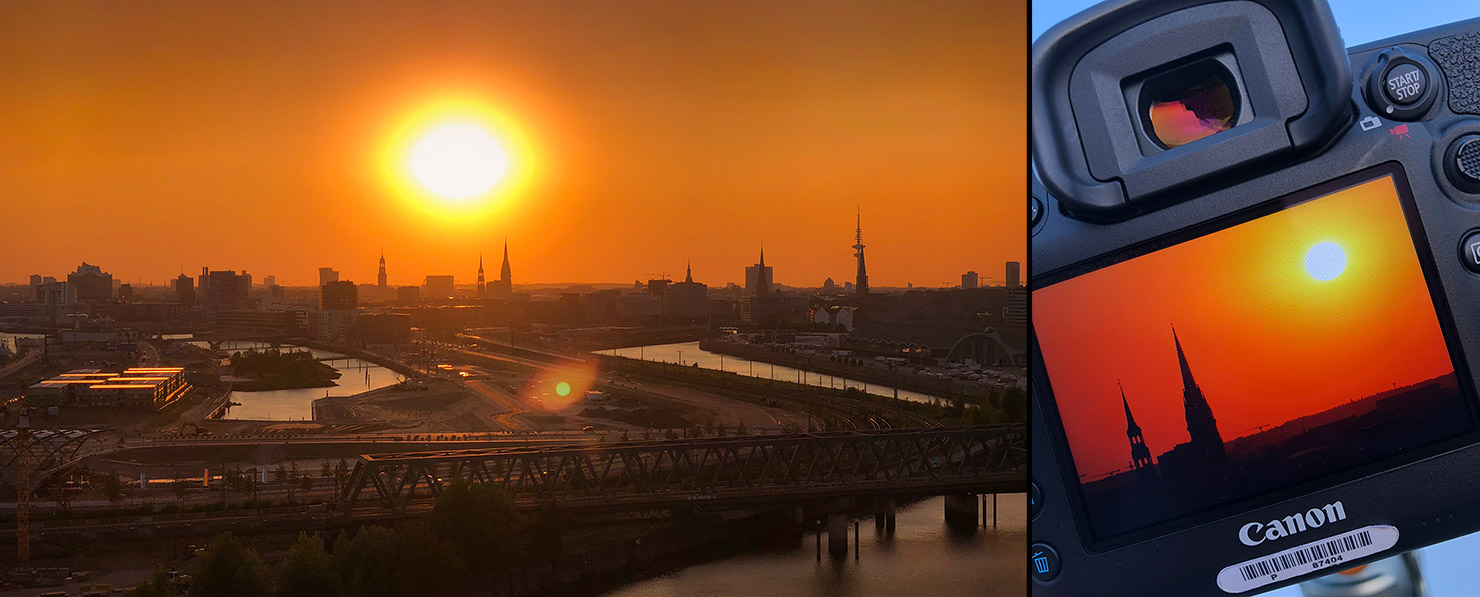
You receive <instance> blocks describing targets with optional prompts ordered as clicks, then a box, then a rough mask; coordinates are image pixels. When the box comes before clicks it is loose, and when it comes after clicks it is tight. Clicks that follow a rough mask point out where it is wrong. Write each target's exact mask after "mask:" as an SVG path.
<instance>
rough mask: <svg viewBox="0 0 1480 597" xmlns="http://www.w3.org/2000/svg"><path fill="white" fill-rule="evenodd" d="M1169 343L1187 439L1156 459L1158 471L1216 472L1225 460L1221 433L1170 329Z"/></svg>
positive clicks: (1184, 474) (1197, 474)
mask: <svg viewBox="0 0 1480 597" xmlns="http://www.w3.org/2000/svg"><path fill="white" fill-rule="evenodd" d="M1172 343H1173V344H1175V345H1176V347H1177V366H1178V367H1179V368H1180V369H1181V370H1182V410H1183V414H1184V415H1185V416H1186V419H1187V437H1188V440H1187V443H1184V444H1178V445H1177V446H1176V447H1174V448H1172V449H1171V450H1170V451H1168V452H1167V453H1165V454H1162V455H1161V456H1160V457H1159V458H1158V459H1157V464H1158V465H1159V466H1160V469H1161V473H1162V475H1164V476H1166V477H1168V478H1193V477H1202V476H1207V475H1210V474H1216V472H1217V471H1219V470H1221V469H1222V468H1223V466H1224V465H1226V464H1228V453H1227V452H1226V451H1225V448H1224V447H1223V436H1222V435H1221V434H1219V433H1218V420H1217V419H1216V418H1214V417H1213V409H1212V408H1211V407H1209V406H1208V401H1207V398H1206V397H1205V396H1203V392H1202V388H1201V387H1200V386H1198V385H1197V380H1196V379H1193V377H1192V367H1191V366H1190V365H1188V364H1187V354H1186V353H1185V352H1183V350H1182V340H1181V339H1179V338H1178V337H1177V330H1176V329H1175V328H1173V329H1172Z"/></svg>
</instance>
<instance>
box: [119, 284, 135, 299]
mask: <svg viewBox="0 0 1480 597" xmlns="http://www.w3.org/2000/svg"><path fill="white" fill-rule="evenodd" d="M118 300H120V301H125V302H127V301H131V300H134V285H133V284H119V285H118Z"/></svg>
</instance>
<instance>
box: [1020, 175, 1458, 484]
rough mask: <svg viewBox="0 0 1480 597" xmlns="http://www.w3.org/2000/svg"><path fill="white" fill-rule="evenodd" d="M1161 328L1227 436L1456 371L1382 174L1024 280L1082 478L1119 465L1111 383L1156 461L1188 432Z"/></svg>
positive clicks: (1119, 414) (1123, 445)
mask: <svg viewBox="0 0 1480 597" xmlns="http://www.w3.org/2000/svg"><path fill="white" fill-rule="evenodd" d="M1322 242H1331V243H1335V244H1336V245H1337V246H1339V247H1341V248H1342V250H1343V251H1344V252H1345V254H1346V269H1345V270H1344V271H1343V272H1342V273H1341V274H1340V275H1338V276H1337V277H1335V278H1334V279H1331V280H1329V281H1325V282H1321V281H1318V280H1316V279H1315V278H1314V277H1312V276H1311V275H1310V274H1309V273H1308V272H1307V270H1306V266H1305V256H1306V253H1307V251H1309V249H1310V248H1311V247H1313V246H1315V245H1316V244H1318V243H1322ZM1173 325H1175V326H1176V330H1177V336H1178V337H1179V338H1181V341H1182V347H1183V349H1184V351H1185V352H1186V354H1187V360H1188V363H1189V365H1190V366H1191V368H1192V373H1193V375H1194V376H1195V378H1196V380H1197V383H1198V385H1199V386H1201V387H1202V390H1203V394H1204V395H1205V396H1206V398H1207V400H1208V404H1209V405H1210V406H1211V407H1212V410H1213V415H1214V416H1215V417H1216V418H1217V420H1218V429H1219V431H1220V433H1221V434H1222V436H1223V439H1224V441H1228V440H1231V439H1234V438H1237V437H1241V436H1245V435H1249V434H1251V433H1253V432H1255V431H1256V429H1257V428H1258V427H1259V426H1262V425H1271V426H1272V425H1278V424H1280V423H1283V422H1285V421H1289V420H1291V419H1294V418H1297V417H1301V416H1305V415H1309V414H1314V413H1317V412H1321V411H1324V410H1327V409H1330V408H1332V407H1334V406H1336V405H1339V404H1342V403H1345V402H1348V401H1351V400H1353V399H1358V398H1362V397H1365V396H1369V395H1371V394H1374V393H1378V392H1381V391H1384V390H1389V389H1392V388H1393V387H1394V384H1397V385H1407V384H1410V383H1413V382H1417V381H1421V380H1425V379H1430V378H1433V377H1436V376H1439V375H1444V374H1447V373H1451V372H1452V371H1453V366H1452V364H1451V361H1450V358H1449V355H1448V353H1447V352H1446V350H1445V345H1444V341H1443V337H1442V334H1441V331H1440V328H1439V323H1438V319H1437V317H1436V316H1435V314H1434V309H1433V304H1432V302H1431V300H1430V298H1429V294H1428V290H1427V286H1425V284H1424V279H1423V274H1422V272H1421V271H1420V269H1419V263H1418V257H1417V255H1416V253H1415V251H1414V248H1413V243H1412V241H1411V240H1410V237H1409V232H1408V229H1407V225H1406V224H1405V222H1404V218H1403V213H1402V208H1401V206H1400V204H1399V202H1398V199H1397V195H1396V191H1395V189H1394V186H1393V183H1392V181H1391V179H1389V178H1383V179H1380V180H1376V181H1372V182H1368V183H1365V184H1362V185H1360V186H1357V187H1353V188H1350V189H1347V190H1344V191H1341V192H1339V193H1337V194H1336V195H1334V196H1328V197H1326V198H1321V199H1316V200H1314V201H1311V202H1307V203H1303V204H1301V205H1298V206H1296V207H1292V208H1289V209H1287V210H1284V211H1281V212H1278V213H1276V214H1274V215H1271V216H1267V217H1264V218H1261V219H1257V220H1254V221H1251V222H1248V223H1245V224H1243V225H1240V226H1235V227H1233V228H1230V229H1227V230H1223V231H1221V232H1217V233H1214V234H1211V235H1209V236H1204V237H1201V238H1197V239H1194V240H1191V241H1188V242H1185V243H1182V244H1179V245H1176V246H1173V247H1169V248H1167V249H1163V250H1161V251H1158V252H1155V253H1151V254H1148V255H1144V256H1141V257H1139V258H1136V259H1133V260H1131V261H1127V262H1123V263H1120V264H1117V265H1114V266H1111V267H1109V268H1106V269H1102V270H1099V271H1095V272H1092V273H1090V274H1086V275H1083V276H1080V277H1077V278H1073V279H1070V280H1067V281H1065V282H1061V283H1059V284H1055V285H1052V286H1048V287H1045V288H1043V289H1041V290H1038V291H1035V292H1034V293H1033V327H1034V330H1035V332H1036V333H1037V335H1038V340H1039V343H1040V346H1041V348H1042V351H1043V362H1044V365H1045V367H1046V368H1047V370H1048V375H1049V380H1050V383H1051V384H1052V385H1053V391H1054V397H1055V400H1056V401H1057V404H1058V408H1059V412H1060V414H1061V416H1062V418H1063V422H1064V428H1065V431H1066V434H1067V435H1068V438H1069V443H1070V451H1071V452H1072V453H1073V455H1074V463H1075V466H1076V468H1077V469H1078V472H1079V474H1080V475H1082V476H1088V477H1096V476H1100V475H1103V474H1105V473H1108V472H1111V471H1113V470H1116V469H1121V468H1126V467H1128V466H1129V461H1130V445H1129V443H1128V442H1127V440H1126V435H1125V429H1126V423H1125V414H1124V409H1123V408H1122V407H1121V402H1120V393H1119V390H1118V389H1117V387H1116V382H1117V381H1119V382H1120V383H1121V384H1123V385H1124V387H1125V395H1126V398H1127V399H1128V400H1129V402H1130V405H1131V411H1132V413H1133V414H1134V415H1135V418H1136V423H1138V424H1139V425H1140V426H1141V429H1142V433H1143V435H1144V437H1145V440H1146V446H1147V447H1148V448H1150V450H1151V454H1152V457H1153V458H1154V457H1157V456H1160V455H1161V454H1162V453H1163V452H1166V451H1167V450H1170V449H1171V448H1172V447H1173V446H1175V445H1176V444H1179V443H1182V442H1185V441H1187V439H1188V437H1187V425H1186V419H1185V418H1184V411H1183V408H1182V380H1181V374H1180V372H1179V370H1178V366H1177V356H1176V348H1175V347H1174V345H1173V344H1172V326H1173Z"/></svg>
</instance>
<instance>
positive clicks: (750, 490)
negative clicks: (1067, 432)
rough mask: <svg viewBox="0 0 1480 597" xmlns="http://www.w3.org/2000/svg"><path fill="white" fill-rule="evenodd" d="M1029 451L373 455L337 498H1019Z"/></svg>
mask: <svg viewBox="0 0 1480 597" xmlns="http://www.w3.org/2000/svg"><path fill="white" fill-rule="evenodd" d="M1027 454H1028V448H1027V430H1026V427H1025V426H1023V425H994V426H978V427H941V428H934V429H893V430H880V431H847V432H836V433H811V434H802V435H785V436H748V437H730V438H711V439H695V440H670V441H652V442H624V443H615V444H606V445H581V446H563V447H556V448H550V447H531V448H522V447H521V448H494V449H479V450H454V451H441V452H410V453H396V454H375V455H366V456H362V457H361V459H360V462H359V463H357V464H356V465H355V468H354V471H353V472H352V473H351V476H350V479H349V481H348V483H346V484H345V487H344V489H343V491H342V493H341V495H340V499H341V501H342V502H344V503H346V504H348V505H349V506H351V507H354V506H369V505H371V504H377V503H378V504H380V505H382V506H384V507H385V508H387V509H390V510H393V511H394V510H404V509H405V508H407V506H409V505H411V504H412V502H413V501H416V500H419V499H426V498H435V497H436V496H438V495H440V494H441V493H442V491H443V490H444V489H445V488H446V487H447V485H448V484H449V483H451V482H453V481H454V480H456V479H463V480H466V481H467V482H469V483H472V484H494V485H497V486H499V487H502V488H504V489H505V490H507V491H508V492H509V493H510V494H511V495H512V497H513V498H514V500H515V503H516V504H517V505H533V504H538V503H550V502H555V503H559V504H560V505H561V507H563V508H567V509H575V510H637V509H647V508H652V509H657V508H673V507H697V508H707V507H744V506H751V505H755V506H760V505H764V504H766V503H768V502H796V501H799V500H808V499H828V498H846V497H854V498H876V499H877V498H889V499H892V498H896V497H909V496H924V495H941V494H948V493H1005V492H1021V491H1025V490H1026V487H1027Z"/></svg>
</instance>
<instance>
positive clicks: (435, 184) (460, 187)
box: [408, 123, 509, 199]
mask: <svg viewBox="0 0 1480 597" xmlns="http://www.w3.org/2000/svg"><path fill="white" fill-rule="evenodd" d="M408 160H409V166H410V168H411V175H412V176H414V177H416V181H417V182H419V183H421V185H422V186H424V187H426V188H427V190H429V191H431V192H432V193H435V194H437V195H439V196H441V197H446V198H448V199H471V198H473V197H477V196H479V195H482V194H484V193H487V192H488V191H489V190H490V189H492V188H493V187H494V185H497V184H498V183H499V181H501V180H503V178H504V175H505V174H506V173H507V172H508V170H509V153H508V151H507V150H505V149H504V146H503V145H501V144H500V143H499V142H498V141H497V140H495V139H494V138H493V136H492V135H489V134H488V131H486V130H484V129H483V128H482V127H480V126H478V125H476V124H469V123H453V124H444V125H442V126H439V127H437V128H434V129H432V130H430V131H427V133H426V134H425V135H422V137H421V139H419V140H417V141H416V144H415V145H414V146H412V148H411V153H410V155H409V157H408Z"/></svg>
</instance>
